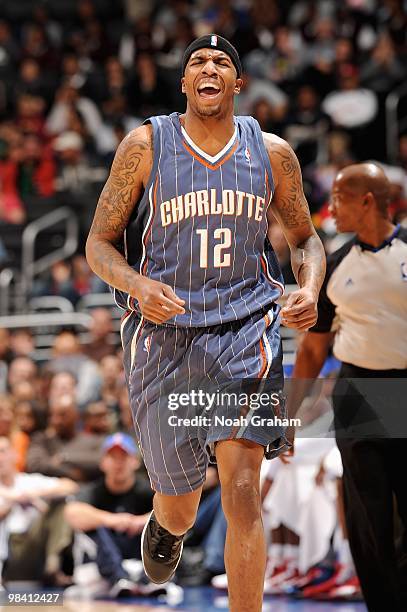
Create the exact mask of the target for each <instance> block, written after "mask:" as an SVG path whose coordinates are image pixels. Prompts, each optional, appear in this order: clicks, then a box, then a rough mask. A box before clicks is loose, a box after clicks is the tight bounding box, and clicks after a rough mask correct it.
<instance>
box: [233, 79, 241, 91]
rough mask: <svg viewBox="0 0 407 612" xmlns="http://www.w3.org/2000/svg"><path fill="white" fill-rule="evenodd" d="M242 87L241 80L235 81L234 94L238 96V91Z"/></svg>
mask: <svg viewBox="0 0 407 612" xmlns="http://www.w3.org/2000/svg"><path fill="white" fill-rule="evenodd" d="M242 85H243V79H236V84H235V90H234V91H235V94H239V93H240V90H241V88H242Z"/></svg>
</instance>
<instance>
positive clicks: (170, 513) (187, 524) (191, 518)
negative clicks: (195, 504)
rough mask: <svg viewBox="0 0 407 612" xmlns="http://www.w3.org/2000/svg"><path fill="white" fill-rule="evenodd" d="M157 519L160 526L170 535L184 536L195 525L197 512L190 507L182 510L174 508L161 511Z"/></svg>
mask: <svg viewBox="0 0 407 612" xmlns="http://www.w3.org/2000/svg"><path fill="white" fill-rule="evenodd" d="M157 514H158V513H157ZM157 518H158V519H159V522H160V524H161V525H162V526H163V527H165V529H167V531H169V532H170V533H172V534H174V535H183V534H184V533H186V532H187V531H188V529H191V527H192V526H193V525H194V523H195V518H196V512H195V510H193V509H191V508H188V507H186V508H182V507H177V506H174V507H173V508H164V509H160V511H159V516H158V517H157Z"/></svg>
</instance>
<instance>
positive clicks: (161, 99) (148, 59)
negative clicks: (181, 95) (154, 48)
mask: <svg viewBox="0 0 407 612" xmlns="http://www.w3.org/2000/svg"><path fill="white" fill-rule="evenodd" d="M128 98H129V105H130V109H131V112H132V113H133V114H134V115H136V116H137V117H141V118H142V119H146V118H147V117H151V116H152V115H160V114H163V113H166V112H168V108H169V103H170V102H169V99H168V87H167V86H166V84H165V81H164V80H162V79H160V78H159V75H158V69H157V64H156V62H155V59H154V57H153V56H151V55H149V54H148V53H140V54H139V55H138V56H137V58H136V66H135V73H134V75H133V76H132V77H131V78H130V81H129V87H128Z"/></svg>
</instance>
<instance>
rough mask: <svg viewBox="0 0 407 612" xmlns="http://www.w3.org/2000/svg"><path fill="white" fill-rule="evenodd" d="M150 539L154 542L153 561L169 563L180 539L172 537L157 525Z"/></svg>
mask: <svg viewBox="0 0 407 612" xmlns="http://www.w3.org/2000/svg"><path fill="white" fill-rule="evenodd" d="M152 539H153V542H154V553H153V557H154V559H158V560H160V561H170V559H171V557H172V554H173V551H174V548H176V546H177V545H178V544H179V542H180V539H181V538H179V537H178V536H174V535H172V533H170V532H169V531H167V530H166V529H164V528H163V527H161V526H160V525H157V526H156V529H155V533H154V534H153V536H152Z"/></svg>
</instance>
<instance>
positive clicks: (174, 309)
mask: <svg viewBox="0 0 407 612" xmlns="http://www.w3.org/2000/svg"><path fill="white" fill-rule="evenodd" d="M134 294H135V295H134V297H135V298H136V299H137V301H138V304H139V308H140V311H141V314H142V315H143V317H145V318H146V319H148V320H149V321H152V322H153V323H156V324H160V323H164V322H165V321H168V319H172V317H175V315H177V314H184V313H185V309H184V308H183V305H184V304H185V300H181V298H179V297H178V296H177V295H176V294H175V293H174V291H173V290H172V289H171V287H170V286H169V285H165V284H164V283H160V282H159V281H155V280H151V279H150V278H143V279H142V280H141V281H140V283H139V285H138V286H137V290H136V291H135V292H134Z"/></svg>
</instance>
